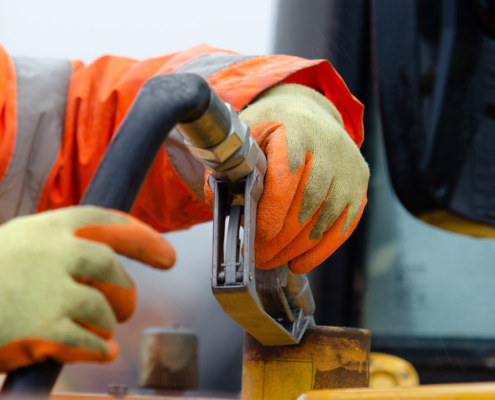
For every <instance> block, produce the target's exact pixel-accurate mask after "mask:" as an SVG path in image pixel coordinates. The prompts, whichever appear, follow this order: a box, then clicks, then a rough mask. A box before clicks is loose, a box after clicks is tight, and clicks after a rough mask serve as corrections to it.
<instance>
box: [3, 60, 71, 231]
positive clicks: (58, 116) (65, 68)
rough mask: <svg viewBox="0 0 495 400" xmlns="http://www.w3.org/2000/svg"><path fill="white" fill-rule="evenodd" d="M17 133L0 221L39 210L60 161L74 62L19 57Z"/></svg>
mask: <svg viewBox="0 0 495 400" xmlns="http://www.w3.org/2000/svg"><path fill="white" fill-rule="evenodd" d="M13 62H14V66H15V72H16V88H17V117H16V118H17V129H16V137H15V144H14V151H13V154H12V157H11V159H10V163H9V166H8V168H7V171H6V173H5V175H4V177H3V178H2V180H1V181H0V223H1V222H5V221H7V220H9V219H10V218H13V217H15V216H19V215H26V214H32V213H34V212H35V211H36V208H37V206H38V202H39V199H40V196H41V192H42V190H43V187H44V185H45V181H46V178H47V177H48V174H49V173H50V171H51V169H52V167H53V164H54V162H55V160H56V158H57V155H58V152H59V149H60V144H61V139H62V133H63V127H64V117H65V106H66V98H67V90H68V87H69V81H70V77H71V75H72V65H71V62H70V61H69V60H48V59H31V58H14V59H13Z"/></svg>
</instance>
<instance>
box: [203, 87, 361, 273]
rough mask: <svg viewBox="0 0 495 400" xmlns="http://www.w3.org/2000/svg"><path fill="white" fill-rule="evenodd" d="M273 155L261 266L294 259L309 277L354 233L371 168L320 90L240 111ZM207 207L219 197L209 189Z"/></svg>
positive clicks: (290, 92)
mask: <svg viewBox="0 0 495 400" xmlns="http://www.w3.org/2000/svg"><path fill="white" fill-rule="evenodd" d="M240 118H241V120H243V121H244V122H245V123H246V124H247V125H249V126H250V129H251V135H252V137H253V138H254V139H255V140H256V141H257V142H258V144H259V145H260V147H261V149H262V150H263V152H264V153H265V155H266V157H267V172H266V176H265V182H264V190H263V194H262V195H261V198H260V200H259V203H258V213H257V224H256V238H255V251H256V266H257V267H258V268H261V269H269V268H274V267H276V266H278V265H282V264H284V263H285V262H288V264H289V268H290V269H291V271H292V272H295V273H306V272H308V271H309V270H311V269H312V268H314V267H316V266H317V265H319V264H320V263H321V262H323V261H324V260H325V259H326V258H327V257H329V256H330V255H331V254H332V253H333V252H334V251H335V250H336V249H337V248H338V247H339V246H340V245H341V244H342V243H343V242H344V241H345V240H346V239H347V238H348V237H349V236H350V234H351V233H352V232H353V231H354V228H355V227H356V225H357V223H358V222H359V219H360V217H361V214H362V212H363V208H364V206H365V204H366V190H367V186H368V179H369V170H368V166H367V164H366V162H365V161H364V159H363V157H362V156H361V153H360V152H359V149H358V147H357V146H356V144H355V143H354V142H353V141H352V139H351V138H350V137H349V135H348V134H347V132H346V131H345V129H344V127H343V122H342V117H341V115H340V113H339V112H338V111H337V109H336V108H335V106H334V105H333V104H332V103H331V102H330V101H329V100H328V99H326V98H325V97H324V96H323V95H321V94H319V93H318V92H316V91H315V90H313V89H311V88H308V87H305V86H301V85H296V84H281V85H278V86H275V87H273V88H271V89H268V90H267V91H265V92H263V93H262V94H261V95H260V96H259V97H258V98H257V99H256V100H255V101H254V103H252V104H251V105H250V106H248V107H247V108H246V109H245V110H244V111H242V112H241V114H240ZM205 194H206V199H207V202H208V203H209V204H210V205H212V203H213V196H212V193H211V190H210V188H209V186H208V185H207V184H206V185H205Z"/></svg>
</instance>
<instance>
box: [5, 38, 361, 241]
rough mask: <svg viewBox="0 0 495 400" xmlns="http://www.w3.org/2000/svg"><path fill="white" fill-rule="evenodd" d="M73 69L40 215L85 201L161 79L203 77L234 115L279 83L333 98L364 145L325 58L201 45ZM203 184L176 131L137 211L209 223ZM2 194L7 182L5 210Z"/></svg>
mask: <svg viewBox="0 0 495 400" xmlns="http://www.w3.org/2000/svg"><path fill="white" fill-rule="evenodd" d="M5 57H7V56H6V55H5ZM7 59H8V57H7ZM2 65H3V64H2ZM70 65H71V75H70V78H69V81H68V87H67V95H66V106H65V118H64V121H63V129H62V133H61V135H60V139H59V143H56V146H55V147H56V148H57V149H58V153H57V155H56V159H55V160H54V161H53V162H52V164H51V168H50V170H49V172H48V173H47V174H46V176H45V179H44V181H43V184H42V185H38V191H39V194H38V193H36V194H35V195H33V194H31V195H30V196H31V197H32V198H34V199H35V203H36V211H44V210H48V209H54V208H60V207H65V206H69V205H73V204H77V203H78V202H79V200H80V198H81V196H82V194H83V193H84V190H85V188H86V187H87V185H88V183H89V181H90V179H91V177H92V175H93V173H94V171H95V170H96V168H97V166H98V163H99V161H100V159H101V157H102V155H103V153H104V151H105V149H106V146H107V145H108V143H109V142H110V140H111V138H112V136H113V135H114V134H115V132H116V131H117V129H118V126H119V124H120V122H121V121H122V119H123V118H124V116H125V115H126V113H127V111H128V110H129V108H130V106H131V104H132V102H133V100H134V98H135V97H136V95H137V93H138V91H139V89H140V88H141V86H142V85H143V84H144V83H145V82H146V80H148V79H149V78H151V77H152V76H155V75H161V74H168V73H195V74H198V75H200V76H202V77H203V78H205V79H206V80H207V81H208V82H209V83H210V84H211V85H212V87H213V88H214V90H215V91H216V92H217V93H218V94H219V96H220V97H221V98H222V99H223V100H224V101H226V102H229V103H230V104H231V105H232V106H233V108H234V109H235V110H236V111H240V110H242V109H243V108H244V107H246V105H248V104H249V103H250V102H251V101H252V100H253V99H254V98H255V97H256V96H257V95H258V94H260V93H261V92H262V91H263V90H265V89H268V88H269V87H271V86H273V85H275V84H277V83H282V82H287V83H299V84H303V85H306V86H309V87H312V88H313V89H316V90H318V91H319V92H320V93H323V94H324V95H325V96H326V97H327V98H329V99H330V100H331V101H332V102H333V103H334V104H335V105H336V107H337V108H338V110H339V111H340V113H341V114H342V117H343V120H344V126H345V129H346V130H347V132H348V133H349V135H350V136H351V137H352V139H353V140H354V141H355V142H356V144H358V145H360V144H361V142H362V138H363V130H362V122H361V118H362V111H363V107H362V105H361V104H360V103H359V102H358V101H357V100H356V99H355V98H354V97H353V96H352V95H351V94H350V93H349V91H348V90H347V88H346V86H345V84H344V83H343V82H342V80H341V78H340V77H339V76H338V74H337V73H336V72H335V71H334V70H333V68H332V67H331V66H330V64H329V63H328V62H326V61H323V60H316V61H309V60H304V59H301V58H298V57H292V56H243V55H239V54H237V53H234V52H231V51H228V50H223V49H218V48H213V47H210V46H207V45H198V46H195V47H192V48H190V49H187V50H184V51H181V52H177V53H173V54H169V55H166V56H163V57H159V58H153V59H148V60H143V61H137V60H132V59H128V58H122V57H116V56H105V57H102V58H100V59H98V60H96V61H95V62H93V63H92V64H90V65H88V66H83V65H82V64H81V63H80V62H77V61H73V62H72V63H71V64H70ZM0 73H3V70H2V71H1V72H0ZM0 79H1V77H0ZM14 92H15V88H14ZM2 95H3V93H2ZM14 97H15V96H14ZM2 105H3V103H2ZM11 107H12V106H11ZM14 108H15V104H14ZM14 129H15V128H14ZM18 133H19V132H17V134H18ZM14 136H15V134H14ZM5 143H6V144H7V142H5ZM2 145H3V141H2ZM31 154H36V152H31ZM2 155H3V153H2ZM7 158H8V155H7ZM2 160H3V157H2V158H0V173H1V172H2V170H1V168H2V164H1V162H2ZM203 185H204V169H203V167H202V165H201V164H200V163H199V162H197V161H196V160H195V159H194V158H192V157H191V156H190V154H189V153H188V151H187V149H186V148H185V146H184V144H183V141H182V138H181V137H180V135H178V133H177V132H174V131H173V132H171V134H170V135H169V137H168V138H167V140H166V142H165V145H164V146H163V147H162V149H160V151H159V153H158V155H157V158H156V160H155V162H154V164H153V166H152V168H151V170H150V172H149V174H148V177H147V178H146V181H145V183H144V184H143V187H142V189H141V192H140V194H139V195H138V198H137V200H136V202H135V204H134V207H133V209H132V211H131V213H132V214H133V215H135V216H136V217H138V218H139V219H141V220H143V221H145V222H147V223H148V224H150V225H152V226H153V227H155V228H156V229H158V230H160V231H162V232H163V231H171V230H177V229H184V228H187V227H190V226H191V225H194V224H197V223H200V222H204V221H208V220H210V219H211V218H212V211H211V209H209V208H208V206H207V205H206V204H205V202H204V195H203ZM1 191H2V181H0V210H1Z"/></svg>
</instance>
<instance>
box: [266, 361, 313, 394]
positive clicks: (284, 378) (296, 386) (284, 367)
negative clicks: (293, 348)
mask: <svg viewBox="0 0 495 400" xmlns="http://www.w3.org/2000/svg"><path fill="white" fill-rule="evenodd" d="M313 374H314V367H313V363H312V362H311V361H301V360H297V361H287V360H284V361H268V362H266V363H265V378H264V381H263V397H262V399H263V400H279V399H280V400H282V399H283V400H296V399H297V398H298V397H299V395H300V394H301V393H304V392H307V391H309V390H311V389H313V380H314V376H313Z"/></svg>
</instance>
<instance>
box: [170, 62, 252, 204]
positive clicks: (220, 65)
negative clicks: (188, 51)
mask: <svg viewBox="0 0 495 400" xmlns="http://www.w3.org/2000/svg"><path fill="white" fill-rule="evenodd" d="M252 57H253V56H239V55H233V54H227V53H212V54H207V55H204V56H201V57H198V58H196V59H194V60H192V61H189V62H188V63H187V64H185V65H184V66H182V67H181V68H179V69H178V70H177V71H175V72H174V73H176V74H186V73H188V74H196V75H199V76H201V77H202V78H204V79H208V78H209V77H210V76H212V75H214V74H216V73H217V72H219V71H221V70H222V69H224V68H227V67H230V66H231V65H234V64H236V63H238V62H241V61H244V60H247V59H249V58H252ZM165 150H166V151H167V155H168V158H169V160H170V162H171V163H172V165H173V166H174V168H175V171H176V172H177V175H179V177H180V178H181V179H182V180H183V181H184V183H185V184H186V185H187V186H188V187H189V189H191V190H192V191H193V192H194V193H195V194H196V195H197V196H198V197H199V198H201V199H203V200H204V198H205V195H204V181H205V169H204V167H203V164H201V163H200V162H199V161H198V160H196V159H195V158H194V157H193V156H192V155H191V153H190V152H189V150H187V148H186V146H185V144H184V139H183V138H182V136H181V135H180V134H179V132H177V131H176V130H175V129H174V130H173V131H172V132H170V134H169V135H168V137H167V139H166V140H165Z"/></svg>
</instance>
